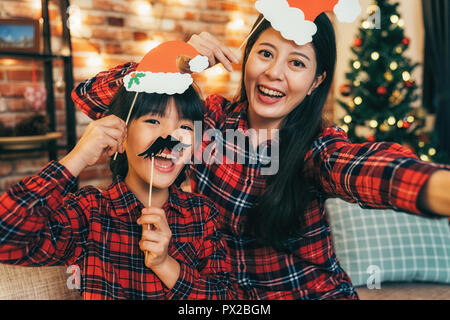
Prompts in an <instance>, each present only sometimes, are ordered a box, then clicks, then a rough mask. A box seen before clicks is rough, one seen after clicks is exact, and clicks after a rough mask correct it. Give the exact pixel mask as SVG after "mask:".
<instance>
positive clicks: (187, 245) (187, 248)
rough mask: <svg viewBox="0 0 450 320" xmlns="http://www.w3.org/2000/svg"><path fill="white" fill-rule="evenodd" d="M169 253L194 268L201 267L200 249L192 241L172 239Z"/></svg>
mask: <svg viewBox="0 0 450 320" xmlns="http://www.w3.org/2000/svg"><path fill="white" fill-rule="evenodd" d="M169 255H170V256H171V257H172V258H174V259H176V260H178V261H182V262H185V263H186V264H187V265H188V266H190V267H192V268H194V269H197V268H198V267H199V258H198V250H197V249H196V248H195V247H194V245H193V244H192V243H191V242H182V241H177V240H172V241H171V242H170V245H169Z"/></svg>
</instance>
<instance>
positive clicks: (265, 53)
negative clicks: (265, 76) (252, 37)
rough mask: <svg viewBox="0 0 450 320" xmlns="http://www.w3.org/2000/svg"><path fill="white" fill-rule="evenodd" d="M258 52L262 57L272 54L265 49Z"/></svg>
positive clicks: (268, 56)
mask: <svg viewBox="0 0 450 320" xmlns="http://www.w3.org/2000/svg"><path fill="white" fill-rule="evenodd" d="M258 53H259V54H261V55H262V56H263V57H264V58H270V57H271V56H272V54H271V53H270V52H269V51H267V50H260V51H259V52H258Z"/></svg>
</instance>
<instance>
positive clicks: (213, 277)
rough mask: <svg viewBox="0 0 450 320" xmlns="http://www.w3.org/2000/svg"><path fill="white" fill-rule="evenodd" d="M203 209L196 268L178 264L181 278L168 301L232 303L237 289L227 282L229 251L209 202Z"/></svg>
mask: <svg viewBox="0 0 450 320" xmlns="http://www.w3.org/2000/svg"><path fill="white" fill-rule="evenodd" d="M207 202H208V203H209V205H207V206H204V207H205V209H206V208H208V210H204V215H205V220H206V222H205V227H204V239H203V241H202V243H201V244H200V245H199V247H198V257H199V264H198V267H197V268H192V267H190V266H188V265H187V264H186V263H184V262H183V261H179V263H180V276H179V278H178V280H177V282H176V283H175V286H174V287H173V288H172V289H171V290H170V291H169V292H168V294H167V295H166V297H167V298H168V299H188V300H234V299H236V298H237V293H236V292H237V287H236V284H235V283H234V282H231V280H230V272H231V266H230V264H229V261H228V259H227V256H228V251H227V249H226V245H225V242H224V241H223V238H222V233H221V232H220V230H219V229H218V228H217V215H218V211H217V209H216V208H215V207H214V205H213V204H212V202H211V201H210V200H207Z"/></svg>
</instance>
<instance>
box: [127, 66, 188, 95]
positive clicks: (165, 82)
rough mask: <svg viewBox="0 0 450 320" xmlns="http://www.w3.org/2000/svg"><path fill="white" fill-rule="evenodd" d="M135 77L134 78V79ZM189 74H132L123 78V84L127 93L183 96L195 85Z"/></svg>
mask: <svg viewBox="0 0 450 320" xmlns="http://www.w3.org/2000/svg"><path fill="white" fill-rule="evenodd" d="M133 75H134V77H133ZM193 82H194V81H193V79H192V77H191V75H190V74H188V73H164V72H159V73H153V72H139V71H137V72H132V73H131V74H127V75H126V76H125V77H124V78H123V84H124V86H125V88H126V90H127V91H134V92H146V93H159V94H163V93H165V94H176V93H178V94H181V93H183V92H185V91H186V90H187V89H188V88H189V86H190V85H191V84H192V83H193Z"/></svg>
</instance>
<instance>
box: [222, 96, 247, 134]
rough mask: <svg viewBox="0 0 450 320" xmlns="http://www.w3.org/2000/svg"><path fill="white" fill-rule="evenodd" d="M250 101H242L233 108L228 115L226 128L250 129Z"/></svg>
mask: <svg viewBox="0 0 450 320" xmlns="http://www.w3.org/2000/svg"><path fill="white" fill-rule="evenodd" d="M247 110H248V103H247V102H241V103H238V104H236V105H235V106H234V108H233V110H231V111H230V113H229V114H228V115H227V118H226V119H225V123H224V129H225V130H226V129H232V130H242V131H243V132H247V130H248V111H247Z"/></svg>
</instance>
